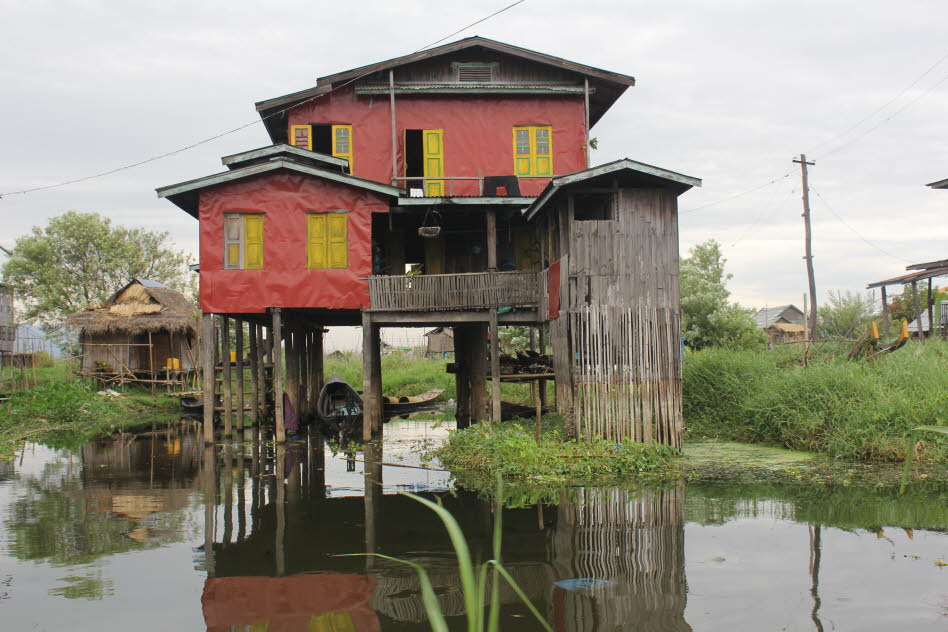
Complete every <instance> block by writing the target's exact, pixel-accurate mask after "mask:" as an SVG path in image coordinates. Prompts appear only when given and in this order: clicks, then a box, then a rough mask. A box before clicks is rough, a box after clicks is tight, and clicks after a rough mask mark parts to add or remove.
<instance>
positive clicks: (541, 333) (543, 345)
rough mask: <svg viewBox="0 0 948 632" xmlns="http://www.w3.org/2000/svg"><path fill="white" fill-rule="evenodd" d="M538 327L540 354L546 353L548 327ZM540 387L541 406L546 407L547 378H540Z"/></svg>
mask: <svg viewBox="0 0 948 632" xmlns="http://www.w3.org/2000/svg"><path fill="white" fill-rule="evenodd" d="M537 329H538V330H539V331H538V336H537V337H538V338H539V343H540V355H546V328H545V326H544V325H542V324H541V325H540V326H539V327H537ZM539 388H540V406H541V407H545V406H546V399H547V394H546V392H547V387H546V380H540V383H539Z"/></svg>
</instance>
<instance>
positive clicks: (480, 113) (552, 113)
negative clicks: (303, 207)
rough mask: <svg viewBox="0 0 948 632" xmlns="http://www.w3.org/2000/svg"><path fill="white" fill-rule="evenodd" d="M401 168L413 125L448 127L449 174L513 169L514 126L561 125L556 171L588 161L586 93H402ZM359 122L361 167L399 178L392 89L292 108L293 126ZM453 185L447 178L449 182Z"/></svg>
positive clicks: (458, 190) (468, 189)
mask: <svg viewBox="0 0 948 632" xmlns="http://www.w3.org/2000/svg"><path fill="white" fill-rule="evenodd" d="M395 111H396V118H397V120H396V129H397V130H398V134H397V138H398V144H399V150H398V152H399V155H398V165H399V167H398V169H399V175H404V165H403V156H402V149H401V145H402V144H403V143H404V131H403V130H406V129H443V130H444V175H446V176H455V177H457V176H477V175H478V174H479V173H480V175H484V176H491V175H509V174H512V173H513V168H514V167H513V127H514V126H516V125H550V126H552V128H553V171H554V173H555V174H565V173H572V172H574V171H580V170H582V169H585V168H586V157H585V147H584V142H585V132H584V128H585V114H584V110H583V97H582V96H573V95H569V96H567V95H562V96H531V95H523V96H517V95H483V96H479V95H396V96H395ZM310 123H330V124H337V125H341V124H351V125H352V126H353V129H352V136H353V148H354V150H355V153H354V154H353V163H354V167H355V169H354V173H355V175H358V176H361V177H363V178H369V179H371V180H375V181H377V182H384V183H386V184H390V183H391V177H392V152H391V145H392V128H391V125H392V122H391V111H390V110H389V99H388V97H387V96H374V97H370V96H357V95H356V94H355V89H354V87H352V86H349V87H346V88H342V89H340V90H338V91H336V92H333V93H331V94H329V95H327V96H325V97H320V98H318V99H316V100H315V101H313V102H311V103H308V104H306V105H301V106H299V107H296V108H293V109H292V110H290V111H289V121H288V123H287V130H289V126H290V125H307V124H310ZM547 182H548V180H547V179H542V180H521V182H520V189H521V193H522V194H523V195H538V194H539V193H540V191H542V189H543V187H544V186H546V184H547ZM446 190H447V185H446ZM454 193H455V195H476V194H477V185H476V184H475V183H466V184H463V185H462V184H459V183H455V190H454Z"/></svg>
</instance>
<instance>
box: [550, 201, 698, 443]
mask: <svg viewBox="0 0 948 632" xmlns="http://www.w3.org/2000/svg"><path fill="white" fill-rule="evenodd" d="M613 199H614V206H613V211H614V213H613V219H610V220H581V221H577V220H575V219H573V215H574V210H575V209H573V208H572V207H571V208H570V209H569V216H570V230H569V234H568V236H567V239H568V243H569V257H568V258H566V259H567V261H568V264H567V265H568V268H569V282H568V286H567V290H568V292H567V293H566V295H564V296H561V299H560V300H561V304H565V305H568V319H569V326H568V328H569V344H570V351H569V355H568V358H569V360H570V362H571V365H572V366H571V373H572V378H573V380H574V384H575V388H574V389H573V398H574V399H573V402H572V407H573V411H574V416H575V420H576V425H577V433H578V435H579V436H582V437H585V438H592V437H594V436H603V437H607V438H609V439H612V440H616V441H621V440H623V439H632V440H634V441H645V442H648V441H658V442H661V443H666V444H668V445H672V446H675V447H679V448H680V445H681V434H682V431H683V427H684V424H683V420H682V417H681V350H680V335H681V334H680V332H681V323H680V309H679V278H678V274H679V272H678V217H677V196H676V195H675V194H674V193H673V192H670V191H665V190H661V189H637V188H618V187H617V188H616V190H615V193H614V198H613ZM554 336H555V334H554ZM561 344H562V343H561ZM558 394H559V389H558Z"/></svg>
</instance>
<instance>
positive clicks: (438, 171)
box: [421, 129, 444, 197]
mask: <svg viewBox="0 0 948 632" xmlns="http://www.w3.org/2000/svg"><path fill="white" fill-rule="evenodd" d="M421 133H422V136H423V137H424V157H425V163H424V165H425V171H424V173H425V178H440V177H443V176H444V130H440V129H426V130H422V132H421ZM425 195H426V196H428V197H439V196H442V195H444V180H427V183H426V185H425Z"/></svg>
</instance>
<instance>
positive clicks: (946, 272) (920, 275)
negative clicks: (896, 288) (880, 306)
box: [866, 266, 948, 290]
mask: <svg viewBox="0 0 948 632" xmlns="http://www.w3.org/2000/svg"><path fill="white" fill-rule="evenodd" d="M940 276H948V266H946V267H944V268H932V269H928V270H922V271H921V272H912V273H910V274H903V275H901V276H897V277H892V278H891V279H886V280H884V281H876V282H875V283H870V284H869V285H867V286H866V289H869V290H871V289H872V288H876V287H882V286H884V285H899V284H902V285H904V284H906V283H911V282H912V281H922V280H924V279H933V278H935V277H940Z"/></svg>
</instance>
